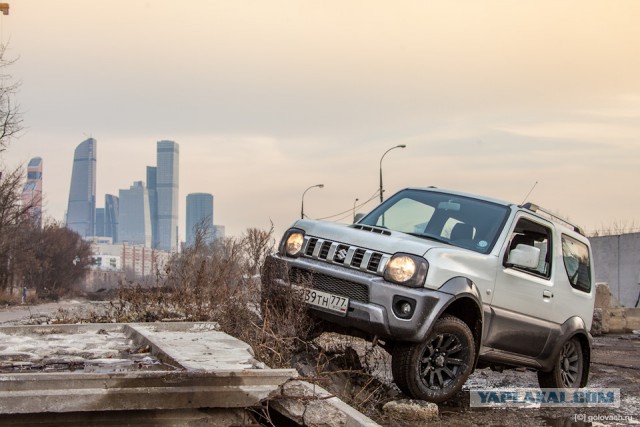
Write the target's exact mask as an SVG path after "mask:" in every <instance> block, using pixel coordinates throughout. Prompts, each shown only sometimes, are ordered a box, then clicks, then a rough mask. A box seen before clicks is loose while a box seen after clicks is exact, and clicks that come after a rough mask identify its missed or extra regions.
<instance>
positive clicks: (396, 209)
mask: <svg viewBox="0 0 640 427" xmlns="http://www.w3.org/2000/svg"><path fill="white" fill-rule="evenodd" d="M508 214H509V209H508V208H507V207H506V206H502V205H498V204H495V203H491V202H487V201H483V200H478V199H472V198H469V197H464V196H458V195H453V194H446V193H439V192H431V191H427V190H403V191H400V192H399V193H397V194H395V195H394V196H392V197H391V198H390V199H388V200H387V201H385V202H384V203H383V204H381V205H380V206H378V207H377V208H376V209H374V210H373V211H372V212H371V213H369V214H368V215H367V216H365V217H364V218H363V219H362V220H360V221H359V222H358V224H365V225H373V226H377V227H384V228H388V229H390V230H395V231H401V232H403V233H407V234H411V235H414V236H418V237H422V238H425V239H431V240H436V241H440V242H445V243H448V244H451V245H454V246H458V247H461V248H466V249H471V250H473V251H476V252H480V253H489V252H490V251H491V249H492V248H493V245H494V244H495V241H496V239H497V237H498V235H499V234H500V230H501V229H502V226H503V224H504V222H505V220H506V218H507V215H508Z"/></svg>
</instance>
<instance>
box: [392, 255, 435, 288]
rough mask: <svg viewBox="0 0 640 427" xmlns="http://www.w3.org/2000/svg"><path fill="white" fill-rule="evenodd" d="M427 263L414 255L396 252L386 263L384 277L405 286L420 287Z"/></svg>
mask: <svg viewBox="0 0 640 427" xmlns="http://www.w3.org/2000/svg"><path fill="white" fill-rule="evenodd" d="M427 270H428V264H427V261H426V260H425V259H424V258H421V257H419V256H416V255H411V254H403V253H397V254H395V255H394V256H393V257H391V260H390V261H389V263H388V264H387V266H386V268H385V270H384V278H385V279H386V280H388V281H390V282H395V283H398V284H401V285H405V286H411V287H421V286H422V285H423V283H424V280H425V278H426V276H427Z"/></svg>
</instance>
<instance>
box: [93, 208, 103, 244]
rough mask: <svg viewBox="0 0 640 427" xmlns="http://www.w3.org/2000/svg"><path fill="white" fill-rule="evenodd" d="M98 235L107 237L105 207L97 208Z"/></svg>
mask: <svg viewBox="0 0 640 427" xmlns="http://www.w3.org/2000/svg"><path fill="white" fill-rule="evenodd" d="M94 236H96V237H105V236H106V234H105V233H104V208H96V234H95V235H94Z"/></svg>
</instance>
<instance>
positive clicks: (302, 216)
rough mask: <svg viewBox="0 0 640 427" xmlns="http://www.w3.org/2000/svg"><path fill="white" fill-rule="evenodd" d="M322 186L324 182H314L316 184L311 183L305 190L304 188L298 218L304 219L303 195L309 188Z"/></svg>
mask: <svg viewBox="0 0 640 427" xmlns="http://www.w3.org/2000/svg"><path fill="white" fill-rule="evenodd" d="M315 187H318V188H323V187H324V184H316V185H312V186H311V187H309V188H307V189H306V190H304V192H303V193H302V204H301V205H300V219H304V195H305V194H307V191H309V190H311V189H312V188H315Z"/></svg>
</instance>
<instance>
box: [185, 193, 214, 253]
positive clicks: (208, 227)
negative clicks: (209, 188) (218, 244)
mask: <svg viewBox="0 0 640 427" xmlns="http://www.w3.org/2000/svg"><path fill="white" fill-rule="evenodd" d="M186 226H187V228H186V231H187V242H186V243H187V246H193V244H194V243H195V241H196V231H197V228H198V227H203V228H202V230H203V231H205V232H206V233H207V236H205V240H206V241H207V242H211V241H213V240H214V238H215V229H214V226H213V196H212V195H211V194H208V193H191V194H189V195H187V223H186Z"/></svg>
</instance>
